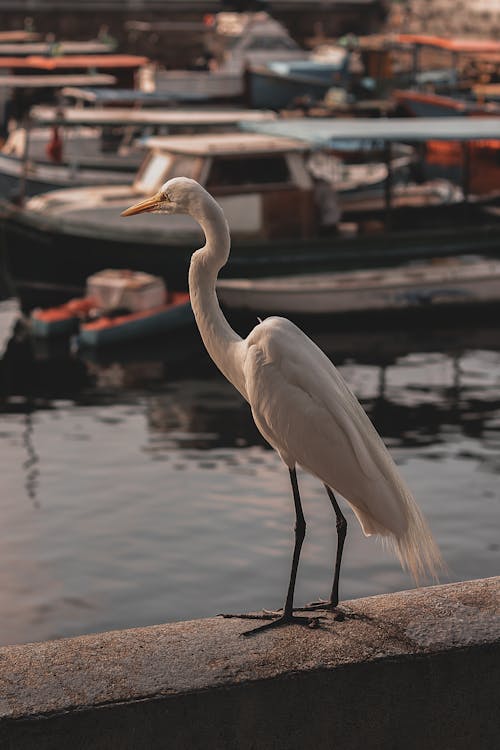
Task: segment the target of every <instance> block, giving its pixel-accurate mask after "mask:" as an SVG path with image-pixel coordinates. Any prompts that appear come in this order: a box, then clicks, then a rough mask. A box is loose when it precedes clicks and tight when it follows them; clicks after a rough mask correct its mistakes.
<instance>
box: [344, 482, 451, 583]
mask: <svg viewBox="0 0 500 750" xmlns="http://www.w3.org/2000/svg"><path fill="white" fill-rule="evenodd" d="M399 491H400V498H401V500H402V503H403V512H404V515H405V517H406V521H407V522H406V524H405V530H404V531H401V532H398V531H395V530H394V531H391V530H389V529H388V528H387V527H386V526H383V525H382V524H381V523H380V522H377V520H376V519H375V518H373V517H372V516H369V515H367V514H366V513H364V512H363V511H359V509H354V508H353V509H354V510H355V512H356V515H357V516H358V518H359V520H360V522H361V525H362V527H363V531H364V533H365V534H366V535H367V536H370V535H372V534H377V535H379V536H380V537H381V538H382V541H383V543H384V545H386V546H388V547H391V548H392V549H393V550H394V552H395V553H396V555H397V557H398V558H399V560H400V562H401V565H402V566H403V568H404V569H405V570H407V571H408V572H409V573H410V575H411V577H412V578H413V580H414V581H415V583H416V585H417V586H420V585H421V584H422V583H423V581H425V580H428V579H432V580H433V581H435V582H437V581H438V580H439V574H442V573H444V572H446V565H445V563H444V561H443V559H442V557H441V553H440V551H439V548H438V546H437V544H436V542H435V540H434V537H433V535H432V532H431V530H430V528H429V526H428V524H427V522H426V520H425V518H424V516H423V514H422V512H421V511H420V508H419V507H418V505H417V504H416V502H415V500H414V499H413V496H412V494H411V492H410V491H409V490H408V489H407V488H406V487H405V486H404V484H403V482H401V483H400V487H399Z"/></svg>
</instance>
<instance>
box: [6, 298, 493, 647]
mask: <svg viewBox="0 0 500 750" xmlns="http://www.w3.org/2000/svg"><path fill="white" fill-rule="evenodd" d="M8 315H11V318H12V320H13V317H12V310H10V311H7V309H6V308H5V307H4V308H0V330H4V331H6V332H7V334H8V335H7V336H6V338H7V343H6V345H5V349H4V351H3V357H2V359H1V360H0V385H1V389H2V390H1V394H0V397H1V408H2V412H3V413H2V418H1V425H0V443H1V453H0V456H1V475H2V484H3V492H2V500H1V506H0V513H1V520H2V523H1V526H0V600H1V607H0V643H10V642H23V641H27V640H39V639H45V638H50V637H58V636H63V635H72V634H78V633H83V632H90V631H96V630H102V629H109V628H121V627H128V626H135V625H143V624H148V623H154V622H163V621H167V620H177V619H186V618H190V617H201V616H208V615H212V614H214V613H216V612H220V611H231V610H233V611H235V610H242V609H243V610H244V609H252V608H259V607H262V606H267V607H272V606H276V605H279V604H280V603H281V600H282V598H283V595H284V592H285V587H286V583H287V579H288V568H289V561H290V555H291V544H292V536H293V507H292V503H291V499H290V492H289V487H288V472H287V471H286V470H285V469H284V467H283V465H282V464H281V462H280V460H279V458H278V456H277V455H276V454H275V453H274V451H272V450H271V449H269V447H268V446H267V445H266V443H265V442H264V441H263V439H262V438H261V437H260V435H259V433H258V432H257V430H256V428H255V426H254V424H253V421H252V418H251V415H250V413H249V409H248V406H247V405H246V404H245V403H244V402H243V400H242V399H241V397H240V396H239V394H238V393H237V392H236V391H235V390H234V389H233V388H232V387H231V386H230V385H229V384H228V383H226V381H225V380H224V379H223V378H222V376H221V375H220V374H219V373H218V372H217V370H216V369H215V368H214V366H213V365H212V363H211V362H210V361H209V359H208V357H207V356H206V355H205V354H204V352H203V349H202V347H201V346H200V342H199V339H198V337H197V334H196V333H195V332H193V334H192V335H183V336H182V337H174V338H171V339H169V340H168V341H163V342H150V343H149V344H148V343H145V344H144V345H143V346H142V347H141V348H140V349H137V348H135V349H130V348H128V349H127V350H126V351H121V352H115V353H108V354H107V355H106V356H105V357H100V358H99V357H95V356H94V357H93V358H91V357H90V356H76V355H74V354H71V353H70V352H69V351H68V350H67V349H66V348H65V347H56V348H55V349H54V348H53V347H52V348H51V350H47V348H46V346H42V345H37V346H36V347H34V345H33V343H32V342H31V341H30V340H29V339H28V338H27V337H26V336H25V335H24V334H23V332H22V330H21V329H18V330H17V331H16V332H15V333H14V334H13V335H11V332H12V331H13V327H12V320H10V322H8V321H7V316H8ZM312 335H313V337H314V338H315V339H316V340H317V342H318V343H319V345H320V346H321V347H322V348H323V349H324V350H325V351H327V353H328V354H329V355H330V356H331V357H332V358H333V359H334V361H335V362H336V363H337V364H338V365H339V366H340V369H341V371H342V372H343V374H344V376H345V377H346V379H347V380H348V381H349V383H350V384H351V385H352V387H353V388H354V389H355V391H356V393H357V394H358V397H359V398H360V399H361V401H362V403H363V405H364V406H365V408H366V409H367V411H368V412H369V414H370V415H371V417H372V419H373V420H374V422H375V423H376V425H377V427H378V429H379V431H380V432H381V433H382V435H383V436H384V438H385V440H386V442H387V444H388V445H389V446H390V448H391V451H392V453H393V455H394V457H395V459H396V461H397V462H398V464H399V466H400V468H401V471H402V473H403V474H404V476H405V477H406V479H407V481H408V483H409V484H410V486H411V487H412V489H413V490H414V492H415V495H416V496H417V498H418V501H419V504H420V505H421V507H422V508H423V509H424V511H425V513H426V515H427V516H428V518H429V520H430V523H431V526H432V528H433V530H434V532H435V535H436V537H437V539H438V542H439V544H440V546H441V548H442V551H443V554H444V557H445V558H446V561H447V563H448V565H449V567H450V570H451V574H450V578H451V579H462V578H475V577H481V576H488V575H494V574H496V573H498V561H499V544H498V538H497V536H498V535H497V529H498V497H499V494H500V491H499V490H498V481H497V480H498V476H497V475H498V474H499V473H500V458H499V456H500V453H499V450H498V448H499V443H500V335H499V333H498V332H497V330H496V329H495V328H493V327H487V326H486V325H484V324H481V325H477V326H475V327H472V326H470V327H468V328H464V329H463V330H461V331H460V332H459V331H457V330H453V329H451V328H445V329H442V330H435V331H433V332H430V331H429V329H427V330H418V329H414V330H410V331H397V330H396V331H394V330H391V331H377V330H372V331H368V332H366V333H364V334H360V333H357V332H356V331H344V332H342V331H337V332H332V331H329V332H327V331H325V330H324V329H323V330H322V331H315V332H312ZM0 343H1V342H0ZM300 481H301V488H302V492H303V499H304V506H305V512H306V516H307V519H308V521H309V523H308V535H307V538H306V543H305V545H304V552H303V560H302V565H301V569H300V572H299V581H298V587H297V601H298V602H300V601H304V600H307V599H310V598H312V597H316V596H318V595H321V594H323V595H324V594H327V593H328V591H329V588H330V576H331V565H332V560H333V554H334V538H335V523H334V518H333V517H332V513H331V508H330V504H329V503H328V501H327V498H326V495H325V493H324V490H323V488H322V487H321V484H320V483H319V482H317V481H316V480H314V479H313V478H312V477H309V476H307V475H305V474H301V475H300ZM349 520H352V521H353V523H350V530H349V536H348V541H347V544H346V556H345V567H344V575H343V579H342V581H341V593H342V596H344V597H353V596H358V595H364V594H372V593H379V592H383V591H391V590H396V589H399V588H405V587H408V586H410V585H411V582H410V581H409V579H408V577H407V576H406V574H404V573H403V572H402V571H401V570H400V568H399V565H398V564H397V563H396V562H395V560H394V559H393V558H392V557H391V556H390V555H389V553H387V552H385V551H384V550H383V549H382V548H381V546H380V544H378V543H377V542H376V541H374V540H367V539H365V538H364V537H363V536H362V533H361V531H360V529H359V527H358V525H357V523H356V522H355V521H354V519H353V517H352V514H348V521H349Z"/></svg>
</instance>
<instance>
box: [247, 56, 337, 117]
mask: <svg viewBox="0 0 500 750" xmlns="http://www.w3.org/2000/svg"><path fill="white" fill-rule="evenodd" d="M348 67H349V54H348V52H347V50H346V49H344V48H339V50H338V56H337V58H336V59H335V58H334V59H332V60H331V61H330V62H320V61H316V60H314V59H309V60H292V61H289V60H288V61H284V62H283V61H278V62H267V63H266V64H260V65H251V66H249V67H248V68H247V72H246V100H247V102H249V103H250V104H251V105H252V106H253V107H262V108H267V109H285V108H287V107H289V106H293V105H294V103H298V102H300V101H305V100H308V101H310V102H319V101H322V100H323V98H324V97H325V94H326V93H327V91H328V90H329V89H331V88H332V87H336V88H343V87H345V85H346V83H347V77H348Z"/></svg>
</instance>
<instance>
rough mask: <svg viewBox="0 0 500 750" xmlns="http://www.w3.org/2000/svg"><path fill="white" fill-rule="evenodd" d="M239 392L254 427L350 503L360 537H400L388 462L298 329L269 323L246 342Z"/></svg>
mask: <svg viewBox="0 0 500 750" xmlns="http://www.w3.org/2000/svg"><path fill="white" fill-rule="evenodd" d="M245 343H246V356H245V361H244V366H243V370H244V375H245V387H246V391H247V393H248V400H249V403H250V405H251V407H252V414H253V417H254V419H255V422H256V424H257V427H258V428H259V430H260V431H261V432H262V434H263V435H264V437H265V438H266V440H268V442H269V443H271V445H272V446H273V447H274V448H275V449H276V450H277V451H278V452H279V454H280V455H281V457H282V459H283V461H284V462H285V463H286V464H287V466H289V467H290V468H293V466H295V464H296V463H298V464H300V465H301V466H302V467H303V468H304V469H307V470H308V471H309V472H310V473H311V474H314V475H315V476H316V477H318V479H320V480H321V481H322V482H324V483H325V484H327V485H328V486H329V487H331V488H332V489H334V490H337V491H338V492H339V493H340V494H341V495H342V496H343V497H344V498H345V499H346V500H348V501H349V503H350V504H351V506H352V507H353V509H354V511H355V513H356V514H357V516H358V518H359V520H360V522H361V524H362V526H363V531H364V532H365V533H366V534H371V533H373V532H374V531H376V530H377V529H378V528H381V527H383V528H384V529H387V530H388V531H390V532H391V533H393V534H404V532H405V531H406V528H407V525H408V519H407V517H406V515H405V513H404V508H402V507H401V504H400V503H399V494H398V493H397V491H395V487H394V483H393V482H392V479H393V474H394V469H395V467H394V463H393V461H392V459H391V457H390V455H389V453H388V451H387V449H386V447H385V445H384V444H383V442H382V440H381V439H380V437H379V435H378V433H377V432H376V430H375V428H374V427H373V425H372V423H371V422H370V420H369V418H368V417H367V415H366V413H365V411H364V410H363V409H362V407H361V405H360V404H359V402H358V400H357V399H356V397H355V396H354V394H353V393H352V392H351V390H350V389H349V387H348V386H347V384H346V383H345V381H344V379H343V378H342V376H341V375H340V373H339V372H338V370H337V369H336V367H335V366H334V365H333V364H332V362H331V361H330V360H329V359H328V357H326V356H325V354H323V352H322V351H321V349H319V348H318V347H317V346H316V345H315V344H314V343H313V342H312V341H311V339H309V338H308V337H307V336H306V335H305V334H304V333H303V332H302V331H301V330H300V329H299V328H297V326H295V325H294V324H293V323H291V322H290V321H289V320H286V319H285V318H278V317H273V318H268V319H267V320H265V321H264V322H263V323H261V324H260V325H258V326H256V327H255V328H254V330H253V331H252V332H251V334H250V335H249V336H248V338H247V339H246V341H245Z"/></svg>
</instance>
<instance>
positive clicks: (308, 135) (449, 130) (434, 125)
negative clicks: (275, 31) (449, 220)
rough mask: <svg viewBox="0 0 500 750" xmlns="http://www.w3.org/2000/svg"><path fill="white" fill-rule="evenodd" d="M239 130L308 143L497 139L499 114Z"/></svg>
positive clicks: (302, 122)
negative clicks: (356, 140)
mask: <svg viewBox="0 0 500 750" xmlns="http://www.w3.org/2000/svg"><path fill="white" fill-rule="evenodd" d="M240 127H241V129H242V130H245V131H251V132H253V133H259V134H261V135H268V136H274V137H284V138H293V139H298V140H301V141H305V142H306V143H308V144H310V145H311V146H315V147H320V146H323V147H324V146H327V145H329V144H330V143H331V141H336V140H339V141H340V140H351V139H359V140H365V141H384V142H386V143H392V142H396V141H403V142H408V141H411V142H423V141H429V140H433V141H476V140H500V117H393V118H387V119H385V118H380V119H374V118H368V117H360V118H346V119H342V118H318V119H314V118H307V117H300V118H291V119H286V120H279V119H278V120H274V121H270V122H260V123H259V122H252V123H251V122H248V123H245V122H242V123H241V124H240Z"/></svg>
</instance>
